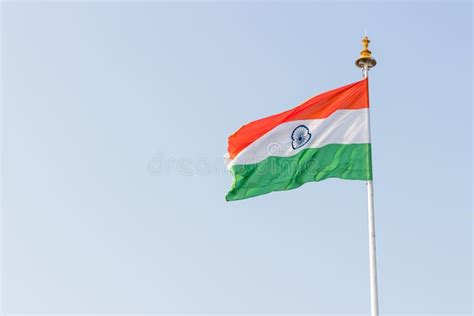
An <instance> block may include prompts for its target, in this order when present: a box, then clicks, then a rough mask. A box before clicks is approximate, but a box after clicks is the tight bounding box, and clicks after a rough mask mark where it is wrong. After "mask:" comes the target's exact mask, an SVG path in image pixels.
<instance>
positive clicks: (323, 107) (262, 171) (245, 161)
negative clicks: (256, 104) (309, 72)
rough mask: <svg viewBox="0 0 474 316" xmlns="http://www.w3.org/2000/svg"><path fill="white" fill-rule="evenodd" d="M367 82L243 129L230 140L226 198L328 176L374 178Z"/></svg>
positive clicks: (295, 186)
mask: <svg viewBox="0 0 474 316" xmlns="http://www.w3.org/2000/svg"><path fill="white" fill-rule="evenodd" d="M368 111H369V99H368V79H363V80H361V81H358V82H355V83H352V84H349V85H346V86H343V87H340V88H337V89H334V90H331V91H328V92H325V93H323V94H320V95H317V96H315V97H313V98H311V99H309V100H307V101H305V102H303V103H302V104H301V105H299V106H297V107H295V108H293V109H291V110H288V111H285V112H282V113H279V114H276V115H272V116H269V117H266V118H263V119H260V120H257V121H254V122H251V123H248V124H246V125H244V126H242V127H241V128H240V129H239V130H237V131H236V132H235V133H234V134H232V135H231V136H230V137H229V141H228V149H227V154H226V155H225V157H226V165H227V168H228V169H229V171H230V172H231V173H232V174H233V176H234V181H233V183H232V187H231V189H230V191H229V192H228V194H227V195H226V200H228V201H232V200H241V199H246V198H250V197H254V196H258V195H262V194H266V193H269V192H272V191H281V190H291V189H295V188H298V187H300V186H301V185H303V184H304V183H306V182H312V181H321V180H324V179H327V178H341V179H350V180H371V179H372V165H371V164H372V163H371V145H370V134H369V112H368Z"/></svg>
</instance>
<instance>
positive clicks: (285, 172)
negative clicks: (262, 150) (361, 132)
mask: <svg viewBox="0 0 474 316" xmlns="http://www.w3.org/2000/svg"><path fill="white" fill-rule="evenodd" d="M231 172H232V173H233V174H234V183H233V184H232V188H231V189H230V191H229V193H227V196H226V200H227V201H234V200H242V199H246V198H250V197H253V196H257V195H262V194H266V193H269V192H272V191H282V190H291V189H296V188H298V187H300V186H302V185H303V184H304V183H306V182H312V181H321V180H324V179H328V178H341V179H350V180H372V162H371V147H370V144H348V145H341V144H331V145H326V146H324V147H321V148H307V149H304V150H302V151H300V152H299V153H298V154H296V155H294V156H291V157H268V158H266V159H265V160H263V161H261V162H259V163H256V164H249V165H236V166H233V167H232V168H231Z"/></svg>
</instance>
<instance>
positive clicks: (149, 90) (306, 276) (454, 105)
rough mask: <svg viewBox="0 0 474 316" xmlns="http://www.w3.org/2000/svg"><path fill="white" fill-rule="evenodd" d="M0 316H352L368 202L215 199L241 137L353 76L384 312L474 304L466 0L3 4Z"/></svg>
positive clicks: (332, 194)
mask: <svg viewBox="0 0 474 316" xmlns="http://www.w3.org/2000/svg"><path fill="white" fill-rule="evenodd" d="M1 8H2V15H1V27H2V30H1V38H2V42H1V44H2V47H1V79H2V82H1V88H2V99H1V103H2V124H1V126H2V129H1V131H2V147H1V149H2V150H1V153H2V171H1V172H2V261H1V263H2V302H3V305H2V310H3V311H4V312H11V313H13V312H16V313H20V312H42V313H52V312H61V313H72V312H74V313H92V312H94V313H103V312H112V313H116V312H122V313H204V314H206V313H247V314H248V313H277V312H278V313H288V314H293V313H321V314H323V313H368V311H369V283H368V246H367V207H366V188H365V184H364V183H363V182H359V181H343V180H337V179H332V180H327V181H323V182H319V183H309V184H306V185H304V186H303V187H301V188H300V189H297V190H293V191H287V192H278V193H273V194H269V195H265V196H260V197H257V198H254V199H249V200H244V201H239V202H233V203H227V202H225V200H224V196H225V193H226V192H227V190H228V188H229V187H230V184H231V181H232V178H231V175H230V174H228V173H227V172H226V170H225V167H224V165H223V162H222V156H223V154H224V153H225V151H226V145H227V136H228V135H230V134H231V133H232V132H234V131H235V130H236V129H237V128H239V127H240V126H241V125H242V124H244V123H246V122H248V121H251V120H254V119H258V118H262V117H264V116H268V115H271V114H275V113H278V112H280V111H283V110H286V109H289V108H291V107H293V106H296V105H298V104H299V103H300V102H301V101H304V100H306V99H307V98H309V97H311V96H312V95H315V94H318V93H320V92H324V91H326V90H329V89H332V88H336V87H339V86H342V85H344V84H348V83H350V82H353V81H356V80H359V79H360V78H361V72H360V70H359V69H357V68H356V67H355V66H354V59H355V58H356V57H358V54H359V52H360V50H361V44H360V40H361V38H362V36H363V34H364V29H367V30H368V34H369V37H370V39H371V40H372V43H371V46H370V48H371V50H372V51H373V54H374V56H375V58H376V59H377V61H378V65H377V67H376V68H374V69H373V70H372V71H371V72H370V93H371V105H372V139H373V159H374V176H375V181H374V184H375V206H376V220H377V247H378V249H377V251H378V263H379V292H380V310H381V312H382V313H427V314H431V313H444V314H449V315H451V314H454V313H466V314H469V313H470V311H471V300H472V290H471V283H472V270H471V266H472V257H471V255H472V238H471V232H472V213H471V212H472V209H471V206H472V203H471V192H472V185H471V176H472V152H471V147H472V115H471V114H472V108H471V107H472V54H473V51H472V4H471V2H467V1H466V2H464V3H461V2H458V3H456V2H453V1H449V2H448V1H446V2H425V1H415V2H414V3H409V2H399V3H394V2H382V3H376V2H361V3H356V2H337V3H335V2H334V3H333V2H310V1H301V2H290V1H286V2H256V3H251V2H232V3H219V2H202V3H200V2H179V3H171V2H152V1H147V2H142V3H132V2H128V3H119V2H108V1H103V2H96V3H94V2H82V3H79V2H75V3H73V2H49V3H46V2H44V3H33V2H3V3H2V5H1Z"/></svg>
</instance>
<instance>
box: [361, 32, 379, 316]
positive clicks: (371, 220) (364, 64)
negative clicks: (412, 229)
mask: <svg viewBox="0 0 474 316" xmlns="http://www.w3.org/2000/svg"><path fill="white" fill-rule="evenodd" d="M369 43H370V41H369V39H368V38H367V36H365V37H364V39H363V40H362V45H363V47H364V49H363V50H362V51H361V53H360V57H359V58H358V59H357V60H356V66H357V67H359V68H362V75H363V77H364V78H368V76H369V69H370V68H372V67H374V66H375V65H376V64H377V62H376V61H375V59H374V58H372V53H371V52H370V50H369V49H368V48H369ZM367 113H368V127H369V131H368V132H369V142H371V137H370V108H369V110H368V112H367ZM370 159H372V157H370ZM367 204H368V205H367V206H368V224H369V267H370V315H371V316H378V315H379V303H378V290H377V255H376V250H375V211H374V184H373V182H372V180H369V181H367Z"/></svg>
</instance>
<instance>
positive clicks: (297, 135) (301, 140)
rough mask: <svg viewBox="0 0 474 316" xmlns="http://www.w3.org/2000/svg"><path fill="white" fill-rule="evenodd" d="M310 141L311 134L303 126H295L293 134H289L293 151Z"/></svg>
mask: <svg viewBox="0 0 474 316" xmlns="http://www.w3.org/2000/svg"><path fill="white" fill-rule="evenodd" d="M310 139H311V133H310V132H309V128H307V127H306V126H304V125H300V126H297V127H296V128H295V129H294V130H293V133H291V140H292V142H291V147H293V149H298V148H300V147H303V146H304V145H306V144H307V143H308V142H309V140H310Z"/></svg>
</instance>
